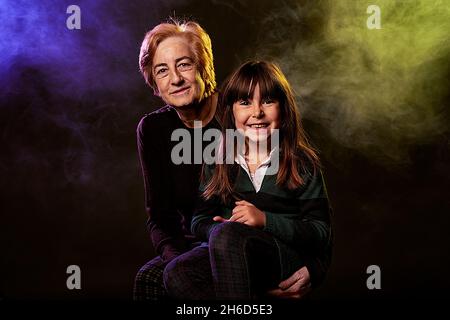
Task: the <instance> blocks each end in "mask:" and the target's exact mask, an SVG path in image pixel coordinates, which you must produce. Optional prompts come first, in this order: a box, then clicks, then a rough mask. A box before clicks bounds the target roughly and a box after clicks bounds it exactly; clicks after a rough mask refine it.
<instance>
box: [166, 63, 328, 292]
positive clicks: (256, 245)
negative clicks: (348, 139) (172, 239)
mask: <svg viewBox="0 0 450 320" xmlns="http://www.w3.org/2000/svg"><path fill="white" fill-rule="evenodd" d="M219 108H220V109H219V112H220V114H221V124H222V139H223V141H222V143H221V148H222V150H221V152H218V154H221V155H222V157H223V159H221V160H222V161H217V163H216V164H215V165H211V166H205V168H204V173H203V183H202V186H201V187H200V191H201V193H202V196H201V197H200V200H199V203H198V205H197V209H196V212H195V213H194V217H193V220H192V232H193V234H194V235H196V236H197V237H198V238H200V239H201V240H203V241H206V242H204V243H203V245H202V246H200V247H197V248H195V249H193V250H192V251H190V252H187V253H185V254H183V255H181V256H179V257H178V258H176V259H175V260H174V261H172V262H171V263H170V264H169V265H168V266H167V267H166V269H165V271H164V283H165V286H166V289H167V290H168V292H169V294H170V295H172V296H173V297H175V298H180V299H215V298H216V299H238V300H241V299H244V300H248V299H252V298H255V297H258V296H261V295H263V294H264V293H265V292H267V290H269V289H273V288H276V287H277V286H278V284H279V282H280V281H281V280H283V279H285V278H286V277H287V276H290V275H291V274H292V273H293V272H294V271H296V270H298V269H299V268H301V267H306V268H307V271H308V272H309V275H310V278H311V284H312V285H313V286H317V285H318V284H319V283H320V282H321V281H322V279H323V276H324V274H325V272H326V270H327V269H328V266H329V263H330V257H331V225H330V212H331V209H330V206H329V203H328V198H327V193H326V188H325V184H324V181H323V178H322V174H321V170H320V163H319V158H318V156H317V154H316V152H315V151H314V150H313V148H312V147H311V146H310V145H309V143H308V141H307V139H306V136H305V133H304V131H303V129H302V127H301V122H300V117H299V112H298V107H297V105H296V102H295V98H294V94H293V91H292V89H291V87H290V85H289V83H288V81H287V80H286V78H285V76H284V75H283V73H282V72H281V70H280V69H279V68H278V67H277V66H276V65H274V64H273V63H269V62H259V61H253V62H247V63H245V64H244V65H242V66H241V67H240V68H239V69H238V70H237V71H235V72H234V73H233V75H232V76H231V77H230V78H229V80H228V81H227V83H226V85H225V87H224V90H223V91H222V96H221V101H220V105H219ZM227 129H234V130H237V131H238V132H239V134H240V135H242V136H243V141H244V143H241V144H237V145H236V144H233V146H234V148H232V150H230V148H227V146H228V145H229V142H230V141H227V138H228V139H230V138H229V136H227V134H226V130H227ZM276 130H279V131H278V134H279V143H276V142H277V141H276V140H277V139H271V136H272V135H274V134H275V133H276ZM271 141H272V142H271ZM273 141H275V143H274V142H273ZM233 142H234V138H233ZM265 146H268V148H265ZM230 152H232V153H231V154H233V156H234V155H235V156H234V163H229V161H228V162H227V161H226V158H227V156H229V155H230ZM274 163H276V164H277V166H278V170H277V172H276V173H275V174H273V172H271V170H269V169H270V168H271V167H270V166H271V165H272V164H274ZM272 171H273V170H272Z"/></svg>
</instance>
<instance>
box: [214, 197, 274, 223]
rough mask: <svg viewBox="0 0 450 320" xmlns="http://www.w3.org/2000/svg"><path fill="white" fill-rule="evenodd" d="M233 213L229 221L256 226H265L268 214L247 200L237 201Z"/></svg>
mask: <svg viewBox="0 0 450 320" xmlns="http://www.w3.org/2000/svg"><path fill="white" fill-rule="evenodd" d="M232 214H233V215H232V216H231V218H230V219H229V220H228V221H235V222H240V223H243V224H246V225H249V226H252V227H256V228H263V227H264V226H265V225H266V214H265V213H264V212H262V211H261V210H259V209H258V208H257V207H255V206H254V205H253V204H251V203H250V202H248V201H245V200H241V201H236V207H234V209H233V212H232ZM215 221H218V220H215Z"/></svg>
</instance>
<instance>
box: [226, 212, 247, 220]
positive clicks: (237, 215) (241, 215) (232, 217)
mask: <svg viewBox="0 0 450 320" xmlns="http://www.w3.org/2000/svg"><path fill="white" fill-rule="evenodd" d="M242 217H244V215H243V214H242V213H235V214H233V215H232V216H231V218H230V219H229V220H228V221H236V220H238V219H240V218H242Z"/></svg>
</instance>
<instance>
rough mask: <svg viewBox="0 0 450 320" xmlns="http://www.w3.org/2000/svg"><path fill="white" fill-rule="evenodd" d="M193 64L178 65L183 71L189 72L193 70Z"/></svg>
mask: <svg viewBox="0 0 450 320" xmlns="http://www.w3.org/2000/svg"><path fill="white" fill-rule="evenodd" d="M192 66H193V64H192V63H190V62H182V63H180V64H179V65H178V69H179V70H181V71H187V70H191V69H192Z"/></svg>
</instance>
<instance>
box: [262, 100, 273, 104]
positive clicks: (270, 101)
mask: <svg viewBox="0 0 450 320" xmlns="http://www.w3.org/2000/svg"><path fill="white" fill-rule="evenodd" d="M274 102H275V100H273V99H264V100H263V103H264V104H272V103H274Z"/></svg>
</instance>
